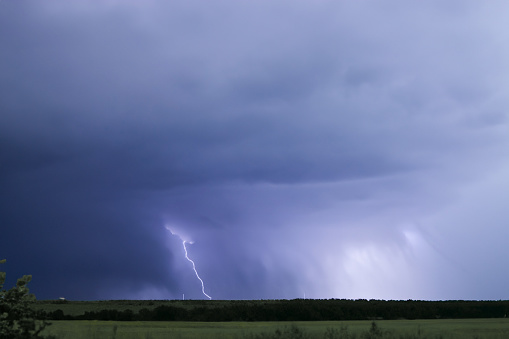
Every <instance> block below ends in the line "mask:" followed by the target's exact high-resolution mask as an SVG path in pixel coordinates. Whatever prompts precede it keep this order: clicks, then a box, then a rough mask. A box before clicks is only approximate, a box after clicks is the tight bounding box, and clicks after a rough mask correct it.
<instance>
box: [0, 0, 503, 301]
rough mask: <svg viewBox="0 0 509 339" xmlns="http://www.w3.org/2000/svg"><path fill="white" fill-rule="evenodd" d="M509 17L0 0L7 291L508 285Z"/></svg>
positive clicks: (300, 0) (460, 291)
mask: <svg viewBox="0 0 509 339" xmlns="http://www.w3.org/2000/svg"><path fill="white" fill-rule="evenodd" d="M508 13H509V4H508V3H507V2H506V1H502V0H500V1H498V0H493V1H473V0H466V1H464V0H461V1H459V0H458V1H456V0H452V1H446V2H444V1H440V0H432V1H403V0H401V1H400V0H388V1H375V0H365V1H364V0H363V1H355V2H354V1H331V0H319V1H304V0H292V1H290V0H275V1H273V0H272V1H269V0H260V1H250V0H249V1H234V0H219V1H205V0H190V1H188V0H186V1H184V0H175V1H163V0H148V1H134V0H122V1H120V0H104V1H81V0H65V1H64V0H47V1H40V0H2V1H1V2H0V259H2V258H5V259H7V263H6V264H4V265H2V266H3V267H2V270H5V271H6V272H7V278H8V284H7V287H9V285H12V284H14V282H15V279H16V278H17V277H19V276H21V275H23V274H31V275H32V276H33V280H32V282H31V283H30V285H31V291H32V292H34V293H35V294H36V296H37V297H38V298H39V299H55V298H59V297H66V298H67V299H71V300H97V299H181V298H183V297H184V298H186V299H207V297H206V295H205V294H204V293H202V289H201V285H200V281H199V279H198V277H197V276H196V275H195V273H194V272H193V267H192V265H191V263H190V262H189V261H188V260H186V257H185V252H184V246H183V241H185V242H186V248H187V251H188V256H189V258H190V259H191V260H193V261H194V263H195V267H196V270H197V272H198V274H199V277H200V278H201V279H202V281H203V282H204V290H205V292H206V294H207V295H210V297H211V298H212V299H294V298H304V297H305V298H327V299H328V298H346V299H396V300H406V299H425V300H444V299H473V300H481V299H483V300H485V299H493V300H498V299H509V290H508V289H507V286H509V270H508V269H507V267H508V263H509V259H508V258H509V246H507V241H508V240H509V227H508V226H509V209H508V207H509V206H508V204H507V202H508V201H509V175H508V173H509V111H508V110H509V30H508V29H507V15H508ZM170 230H171V231H170Z"/></svg>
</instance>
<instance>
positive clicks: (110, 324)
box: [44, 319, 509, 339]
mask: <svg viewBox="0 0 509 339" xmlns="http://www.w3.org/2000/svg"><path fill="white" fill-rule="evenodd" d="M44 333H45V334H52V335H55V336H56V337H57V338H60V339H89V338H91V339H103V338H104V339H110V338H115V339H163V338H165V339H166V338H180V339H195V338H196V339H197V338H212V339H215V338H218V339H219V338H225V339H228V338H230V339H234V338H239V339H272V338H274V339H276V338H277V339H290V338H292V339H299V338H300V339H314V338H320V339H375V338H380V339H392V338H397V339H427V338H432V339H439V338H440V339H460V338H462V339H463V338H471V339H501V338H509V320H507V319H470V320H465V319H451V320H444V319H439V320H382V321H376V322H373V321H323V322H322V321H317V322H220V323H216V322H161V321H159V322H150V321H149V322H140V321H132V322H120V321H89V320H82V321H76V320H73V321H54V322H53V325H52V326H51V327H48V328H47V329H45V332H44Z"/></svg>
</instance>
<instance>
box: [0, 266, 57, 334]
mask: <svg viewBox="0 0 509 339" xmlns="http://www.w3.org/2000/svg"><path fill="white" fill-rule="evenodd" d="M3 263H5V259H3V260H0V264H3ZM5 276H6V273H5V272H0V339H27V338H48V339H49V338H50V337H44V336H42V335H41V334H40V333H41V331H42V330H43V329H44V328H45V327H46V326H48V325H50V323H49V322H46V321H44V320H38V319H37V314H36V312H35V311H34V310H33V309H32V308H31V307H30V305H31V304H32V303H33V302H35V295H33V294H31V293H29V290H28V287H27V284H28V283H29V282H30V280H32V276H31V275H24V276H23V277H21V278H19V279H18V281H17V283H16V286H14V287H13V288H11V289H9V290H5V289H4V283H5ZM51 338H53V337H51Z"/></svg>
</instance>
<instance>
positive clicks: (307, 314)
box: [45, 299, 509, 321]
mask: <svg viewBox="0 0 509 339" xmlns="http://www.w3.org/2000/svg"><path fill="white" fill-rule="evenodd" d="M169 303H171V302H169ZM508 313H509V301H463V300H451V301H418V300H406V301H397V300H388V301H386V300H362V299H361V300H349V299H328V300H316V299H315V300H312V299H294V300H277V301H272V300H268V301H264V300H260V301H252V300H250V301H224V302H220V301H219V302H218V301H216V302H214V303H213V304H210V305H207V304H206V303H204V304H202V305H195V306H193V307H187V308H186V307H183V306H182V305H181V306H179V305H171V304H169V305H161V306H158V307H155V308H153V309H148V308H143V309H141V310H140V311H138V312H134V311H132V310H130V309H127V310H116V309H103V310H101V311H89V312H84V313H83V314H81V315H66V314H65V313H64V312H63V311H62V310H61V309H58V310H56V311H52V312H46V313H45V314H46V317H47V318H48V319H50V320H115V321H135V320H136V321H324V320H366V319H368V320H381V319H439V318H445V319H460V318H462V319H465V318H502V317H506V316H507V314H508Z"/></svg>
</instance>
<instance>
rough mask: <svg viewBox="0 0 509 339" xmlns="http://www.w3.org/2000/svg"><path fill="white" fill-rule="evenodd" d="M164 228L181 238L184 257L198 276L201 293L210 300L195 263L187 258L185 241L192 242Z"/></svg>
mask: <svg viewBox="0 0 509 339" xmlns="http://www.w3.org/2000/svg"><path fill="white" fill-rule="evenodd" d="M166 229H167V230H168V231H170V233H171V234H172V235H176V236H177V237H179V239H180V240H182V246H183V247H184V254H185V256H186V259H187V260H188V261H189V262H190V263H191V264H192V265H193V271H194V274H196V278H198V280H199V281H200V283H201V292H202V293H203V295H204V296H206V297H207V298H209V300H212V297H211V296H210V295H208V294H207V293H205V284H204V283H203V280H202V279H201V278H200V275H199V274H198V271H197V270H196V265H195V264H194V261H193V260H192V259H191V258H189V256H188V254H187V247H186V243H187V244H192V242H188V241H186V240H184V239H182V237H181V236H180V235H178V234H177V233H175V232H173V231H172V230H171V229H170V228H168V227H166Z"/></svg>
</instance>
